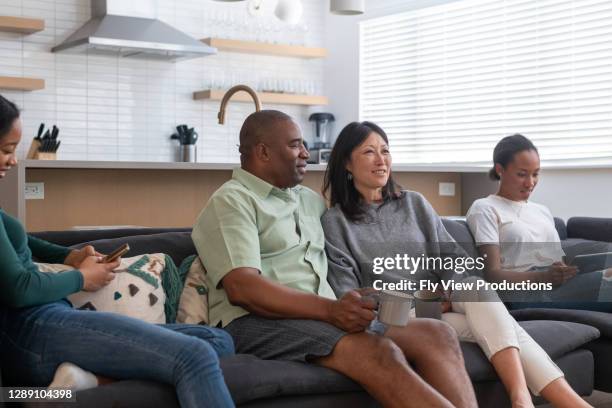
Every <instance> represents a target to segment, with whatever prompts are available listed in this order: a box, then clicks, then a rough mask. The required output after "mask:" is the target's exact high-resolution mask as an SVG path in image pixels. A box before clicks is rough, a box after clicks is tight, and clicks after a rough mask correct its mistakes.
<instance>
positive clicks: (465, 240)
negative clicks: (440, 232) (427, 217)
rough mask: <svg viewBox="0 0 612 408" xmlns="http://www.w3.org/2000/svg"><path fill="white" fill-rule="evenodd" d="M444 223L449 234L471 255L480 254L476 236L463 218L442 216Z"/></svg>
mask: <svg viewBox="0 0 612 408" xmlns="http://www.w3.org/2000/svg"><path fill="white" fill-rule="evenodd" d="M442 224H444V228H446V230H447V231H448V233H449V234H451V236H452V237H453V238H454V239H455V241H457V242H458V243H459V244H460V245H461V246H462V247H463V249H464V250H465V251H466V252H467V253H468V255H469V256H471V257H473V258H475V257H477V256H478V252H477V250H476V245H475V244H474V237H473V236H472V233H471V232H470V229H469V228H468V226H467V223H466V222H465V221H464V220H461V219H456V218H455V219H451V218H442Z"/></svg>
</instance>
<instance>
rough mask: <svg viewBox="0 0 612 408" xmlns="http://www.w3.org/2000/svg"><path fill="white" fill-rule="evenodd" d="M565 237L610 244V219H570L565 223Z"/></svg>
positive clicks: (611, 240) (611, 237)
mask: <svg viewBox="0 0 612 408" xmlns="http://www.w3.org/2000/svg"><path fill="white" fill-rule="evenodd" d="M567 236H568V237H569V238H584V239H590V240H593V241H606V242H612V218H595V217H572V218H570V219H569V220H568V221H567Z"/></svg>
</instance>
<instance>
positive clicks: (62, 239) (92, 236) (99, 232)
mask: <svg viewBox="0 0 612 408" xmlns="http://www.w3.org/2000/svg"><path fill="white" fill-rule="evenodd" d="M164 232H191V228H145V227H141V228H113V229H108V228H102V229H86V230H67V231H41V232H32V233H31V235H33V236H35V237H38V238H40V239H44V240H45V241H49V242H53V243H54V244H58V245H63V246H73V245H78V244H81V243H83V242H86V241H87V242H88V241H98V240H101V239H112V238H122V237H130V236H135V235H152V234H161V233H164Z"/></svg>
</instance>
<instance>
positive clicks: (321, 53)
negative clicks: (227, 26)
mask: <svg viewBox="0 0 612 408" xmlns="http://www.w3.org/2000/svg"><path fill="white" fill-rule="evenodd" d="M201 41H202V42H203V43H205V44H207V45H210V46H211V47H215V48H217V49H218V50H219V51H230V52H240V53H244V54H263V55H276V56H281V57H296V58H325V57H326V56H327V50H326V49H325V48H318V47H304V46H301V45H288V44H270V43H262V42H257V41H241V40H226V39H223V38H204V39H203V40H201Z"/></svg>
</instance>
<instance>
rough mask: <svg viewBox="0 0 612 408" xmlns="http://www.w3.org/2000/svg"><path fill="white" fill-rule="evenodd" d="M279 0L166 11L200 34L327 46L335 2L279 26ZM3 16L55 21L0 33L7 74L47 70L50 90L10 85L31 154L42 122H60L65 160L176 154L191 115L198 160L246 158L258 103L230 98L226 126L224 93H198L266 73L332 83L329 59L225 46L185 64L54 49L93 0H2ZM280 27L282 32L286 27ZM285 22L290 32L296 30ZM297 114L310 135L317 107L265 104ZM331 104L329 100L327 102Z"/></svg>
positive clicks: (193, 1) (308, 7)
mask: <svg viewBox="0 0 612 408" xmlns="http://www.w3.org/2000/svg"><path fill="white" fill-rule="evenodd" d="M275 3H276V0H263V12H262V15H261V16H256V17H252V16H250V15H248V14H247V12H246V5H247V2H246V1H245V2H238V3H223V2H215V1H212V0H180V1H179V0H159V10H158V15H159V18H160V19H161V20H162V21H164V22H167V23H169V24H171V25H173V26H175V27H176V28H178V29H180V30H182V31H184V32H186V33H188V34H190V35H192V36H194V37H195V38H204V37H206V36H209V35H210V34H211V33H212V34H215V35H216V36H219V37H226V36H247V37H249V38H251V39H255V38H256V37H257V38H271V37H273V36H274V35H276V38H278V37H280V36H282V37H283V38H286V41H297V39H298V36H299V35H301V36H302V40H305V41H306V44H307V45H311V46H323V44H322V41H323V35H324V26H323V24H324V13H326V12H327V10H326V8H327V1H326V0H302V4H303V6H304V16H303V24H302V25H301V26H300V27H298V28H293V29H290V28H288V27H283V26H281V25H280V24H274V17H273V15H272V10H273V7H274V5H275ZM0 15H14V16H23V17H32V18H43V19H45V25H46V28H45V30H44V31H42V32H39V33H35V34H31V35H26V36H22V35H19V34H14V33H0V75H6V76H33V77H40V78H44V79H45V82H46V86H45V89H44V90H41V91H34V92H20V91H7V90H0V92H2V94H3V95H4V96H5V97H7V98H8V99H10V100H12V101H14V102H15V103H17V104H18V105H19V107H20V108H21V109H22V120H23V125H24V127H23V129H24V139H23V140H24V142H23V143H22V144H21V145H20V147H19V156H20V157H21V158H23V157H24V156H25V154H26V153H27V150H28V148H29V139H30V138H32V137H34V136H35V134H36V131H37V130H38V126H39V124H40V122H45V123H46V125H47V126H48V127H51V126H52V125H53V124H56V125H57V126H58V127H59V128H60V129H61V132H60V140H62V146H61V147H60V150H59V152H58V158H59V159H66V160H83V159H85V160H128V161H173V160H176V156H177V151H178V143H177V142H176V141H172V140H170V139H169V137H170V135H171V134H172V133H173V132H174V131H175V126H176V125H178V124H181V123H187V124H188V125H189V126H190V127H195V129H196V130H197V131H198V133H199V140H198V143H197V147H198V161H201V162H203V161H210V162H238V161H239V157H238V152H237V148H236V144H237V143H238V133H239V131H240V126H241V124H242V122H243V121H244V119H245V118H246V116H248V115H249V114H250V113H251V112H252V111H253V104H252V103H241V102H230V104H229V106H228V110H227V116H226V124H225V125H224V126H221V125H218V124H217V111H218V109H219V102H218V101H194V100H193V99H192V93H193V92H194V91H197V90H201V89H205V88H208V87H210V86H212V85H217V86H223V87H227V86H229V85H231V84H236V83H244V82H247V83H249V84H253V85H256V84H257V83H261V82H263V81H264V79H265V78H275V79H278V80H279V81H280V82H282V81H285V80H287V81H295V83H300V82H302V81H306V80H309V81H314V83H316V86H317V88H318V89H319V90H320V89H322V87H323V64H324V61H322V60H303V59H298V58H284V57H274V56H263V55H249V54H239V53H224V52H221V53H219V54H217V55H213V56H210V57H203V58H198V59H193V60H184V61H178V62H165V61H157V60H148V59H130V58H119V57H115V56H100V55H91V54H85V53H83V54H74V53H57V54H56V53H52V52H51V48H52V47H53V46H55V45H56V44H59V43H60V42H62V41H63V40H64V39H65V38H66V37H67V36H69V35H71V34H72V33H73V32H75V31H76V30H77V29H78V28H79V27H81V25H83V24H84V23H85V22H86V21H87V20H89V18H90V2H89V1H88V0H58V1H51V0H0ZM279 29H280V30H279ZM283 30H286V35H285V32H284V31H283ZM264 108H268V109H278V110H282V111H284V112H286V113H288V114H289V115H291V116H293V117H294V118H295V119H296V120H297V121H298V123H299V124H300V126H301V127H302V130H303V132H304V137H305V138H306V139H307V140H308V139H309V137H310V123H309V122H308V115H309V113H310V111H311V110H312V108H307V107H302V106H295V105H271V104H265V105H264ZM321 109H322V110H326V109H325V107H321Z"/></svg>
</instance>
